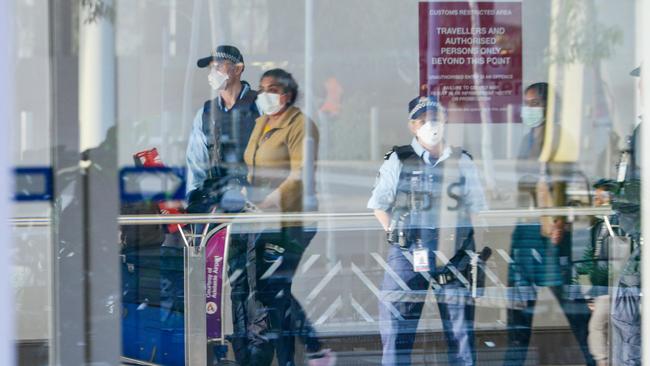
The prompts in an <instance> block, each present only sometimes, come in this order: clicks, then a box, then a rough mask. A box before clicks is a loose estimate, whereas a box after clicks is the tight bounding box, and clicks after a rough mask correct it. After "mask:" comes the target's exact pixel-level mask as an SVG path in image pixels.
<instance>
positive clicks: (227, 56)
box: [212, 52, 242, 64]
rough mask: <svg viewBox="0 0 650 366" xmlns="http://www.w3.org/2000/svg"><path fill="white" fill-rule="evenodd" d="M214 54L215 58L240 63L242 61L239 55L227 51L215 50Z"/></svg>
mask: <svg viewBox="0 0 650 366" xmlns="http://www.w3.org/2000/svg"><path fill="white" fill-rule="evenodd" d="M212 56H213V58H215V59H224V60H228V61H231V62H232V63H233V64H239V63H241V62H242V61H241V60H239V59H238V58H237V57H235V56H233V55H231V54H229V53H225V52H213V53H212Z"/></svg>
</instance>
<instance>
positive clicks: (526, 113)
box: [521, 106, 544, 128]
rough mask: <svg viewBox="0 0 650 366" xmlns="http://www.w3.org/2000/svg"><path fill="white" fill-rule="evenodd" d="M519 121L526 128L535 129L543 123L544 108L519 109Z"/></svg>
mask: <svg viewBox="0 0 650 366" xmlns="http://www.w3.org/2000/svg"><path fill="white" fill-rule="evenodd" d="M521 121H522V123H523V124H524V126H526V127H528V128H535V127H537V126H539V125H541V124H542V122H544V108H542V107H528V106H523V107H521Z"/></svg>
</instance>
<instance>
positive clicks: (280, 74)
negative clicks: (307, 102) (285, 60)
mask: <svg viewBox="0 0 650 366" xmlns="http://www.w3.org/2000/svg"><path fill="white" fill-rule="evenodd" d="M267 77H270V78H274V79H275V81H276V82H277V83H278V84H280V85H281V86H282V91H283V92H284V93H290V94H291V98H290V99H289V102H288V103H287V106H291V105H293V104H294V103H295V102H296V99H298V83H296V80H295V79H294V78H293V76H292V75H291V74H290V73H288V72H286V71H284V70H282V69H271V70H268V71H266V72H265V73H264V74H262V77H261V78H260V80H262V79H264V78H267Z"/></svg>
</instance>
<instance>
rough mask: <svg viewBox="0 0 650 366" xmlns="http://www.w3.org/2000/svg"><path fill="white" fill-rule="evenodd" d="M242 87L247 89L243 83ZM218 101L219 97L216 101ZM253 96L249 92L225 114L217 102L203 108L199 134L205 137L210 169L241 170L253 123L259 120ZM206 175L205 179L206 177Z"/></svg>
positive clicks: (207, 103)
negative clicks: (201, 131) (200, 132)
mask: <svg viewBox="0 0 650 366" xmlns="http://www.w3.org/2000/svg"><path fill="white" fill-rule="evenodd" d="M242 84H245V85H248V84H247V83H246V82H245V81H243V82H242ZM218 98H220V97H218ZM256 98H257V92H255V91H253V90H251V89H249V90H248V91H247V92H246V94H245V95H244V96H243V97H242V98H240V99H239V100H237V102H235V105H234V106H233V107H232V108H231V109H230V110H228V111H227V112H225V111H223V110H222V109H221V108H219V104H218V99H213V100H209V101H206V102H205V104H204V105H203V115H202V120H203V125H202V130H203V134H204V135H205V137H206V141H207V148H208V156H209V157H210V167H211V168H215V167H219V166H221V167H224V166H225V167H226V168H234V169H236V170H241V169H244V170H245V164H244V150H246V145H247V144H248V140H249V139H250V136H251V132H253V127H255V120H256V119H257V118H258V117H259V116H260V115H259V112H258V111H257V107H256V105H255V99H256ZM210 175H211V174H210V172H208V177H210Z"/></svg>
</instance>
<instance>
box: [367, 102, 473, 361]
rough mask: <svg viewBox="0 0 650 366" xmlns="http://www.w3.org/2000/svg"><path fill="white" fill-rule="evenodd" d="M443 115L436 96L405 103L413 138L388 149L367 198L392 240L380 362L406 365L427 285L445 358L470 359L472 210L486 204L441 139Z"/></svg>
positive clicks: (464, 157)
mask: <svg viewBox="0 0 650 366" xmlns="http://www.w3.org/2000/svg"><path fill="white" fill-rule="evenodd" d="M445 121H446V115H445V112H444V110H443V108H442V106H441V105H440V104H439V103H438V101H437V99H436V98H435V97H418V98H415V99H413V100H412V101H411V102H410V103H409V122H408V129H409V131H410V132H411V134H413V135H414V137H413V139H412V141H411V143H410V144H409V145H404V146H396V147H394V148H393V149H392V150H391V151H390V152H389V153H388V154H386V156H385V158H384V159H385V161H384V163H383V164H382V166H381V168H380V169H379V174H378V176H377V181H376V184H375V187H374V189H373V191H372V196H371V198H370V200H369V201H368V208H369V209H372V210H374V214H375V216H376V217H377V220H378V221H379V222H380V223H381V225H382V226H383V228H384V230H386V232H387V237H388V241H389V244H390V247H389V249H388V257H387V267H386V272H385V274H384V279H383V283H382V285H381V297H380V303H379V317H380V332H381V337H382V344H383V356H382V364H384V365H408V364H410V362H411V350H412V348H413V344H414V341H415V335H416V330H417V325H418V321H419V318H420V315H421V313H422V309H423V306H424V301H425V298H426V295H427V291H428V288H429V286H431V287H433V291H434V294H435V295H436V300H437V303H438V309H439V311H440V317H441V319H442V324H443V330H444V333H445V337H446V339H447V344H448V346H449V350H448V358H449V363H450V364H452V365H473V364H474V363H475V356H474V350H473V348H474V325H473V322H474V305H473V302H472V291H471V287H472V286H471V284H470V283H469V281H468V280H469V276H468V269H469V268H470V262H471V257H470V253H473V251H474V239H473V236H474V232H473V229H472V218H471V216H472V215H473V214H474V213H477V212H478V211H481V210H484V209H485V208H486V204H485V198H484V194H483V189H482V186H481V183H480V179H479V175H478V171H477V169H476V166H475V165H474V163H473V161H472V158H471V156H470V155H469V154H468V153H467V152H465V151H464V150H462V149H461V148H457V147H452V146H448V145H447V144H446V143H445V141H444V139H443V135H444V130H445ZM434 253H435V254H434Z"/></svg>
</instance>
